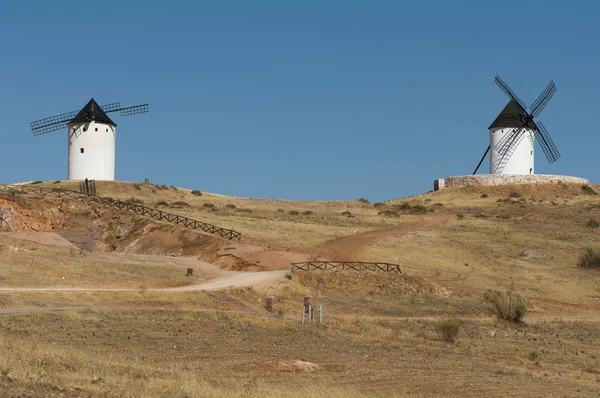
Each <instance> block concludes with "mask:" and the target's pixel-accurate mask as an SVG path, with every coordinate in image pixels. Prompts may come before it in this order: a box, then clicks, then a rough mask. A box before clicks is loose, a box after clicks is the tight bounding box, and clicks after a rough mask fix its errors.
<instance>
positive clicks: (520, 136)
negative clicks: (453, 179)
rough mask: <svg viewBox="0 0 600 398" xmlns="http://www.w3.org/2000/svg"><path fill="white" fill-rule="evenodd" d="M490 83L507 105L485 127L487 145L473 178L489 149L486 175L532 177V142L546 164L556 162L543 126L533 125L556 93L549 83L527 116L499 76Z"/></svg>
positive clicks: (540, 124)
mask: <svg viewBox="0 0 600 398" xmlns="http://www.w3.org/2000/svg"><path fill="white" fill-rule="evenodd" d="M494 81H495V82H496V84H497V85H498V86H499V87H500V88H501V89H502V91H504V93H505V94H506V95H507V96H508V97H509V98H510V101H509V102H508V104H507V105H506V106H505V107H504V109H503V110H502V112H500V114H499V115H498V116H497V117H496V119H495V120H494V121H493V122H492V124H491V125H490V126H489V127H488V129H489V130H490V145H489V146H488V148H487V149H486V151H485V153H484V154H483V157H482V158H481V160H480V161H479V164H478V165H477V167H476V168H475V171H473V174H475V173H476V172H477V170H478V169H479V166H481V163H482V162H483V160H484V159H485V157H486V155H487V153H488V152H489V151H490V149H491V154H490V174H534V144H535V141H536V138H537V142H538V143H539V145H540V147H541V148H542V151H543V152H544V154H545V155H546V159H548V162H549V163H552V162H555V161H556V160H558V158H560V153H559V152H558V150H557V149H556V145H554V142H553V141H552V138H550V135H549V134H548V131H547V130H546V128H545V127H544V124H543V123H542V122H541V121H536V122H534V121H533V118H534V117H537V116H538V115H539V114H540V113H541V112H542V110H543V109H544V108H545V107H546V105H547V104H548V102H550V99H551V98H552V96H553V95H554V93H555V92H556V86H555V84H554V82H553V81H550V83H549V84H548V86H547V87H546V89H545V90H544V91H543V92H542V93H541V94H540V96H539V97H538V98H537V99H536V100H535V101H534V102H533V104H532V105H531V107H530V111H531V113H528V112H527V105H525V103H524V102H523V101H521V99H520V98H519V97H518V96H517V95H516V94H515V93H514V91H512V90H511V88H510V87H509V86H508V85H507V84H506V83H505V82H504V81H503V80H502V79H500V77H499V76H496V78H495V79H494Z"/></svg>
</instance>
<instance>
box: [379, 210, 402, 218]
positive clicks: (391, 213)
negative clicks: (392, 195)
mask: <svg viewBox="0 0 600 398" xmlns="http://www.w3.org/2000/svg"><path fill="white" fill-rule="evenodd" d="M377 215H378V216H386V217H399V216H400V215H399V214H398V212H397V211H394V210H381V211H380V212H379V213H377Z"/></svg>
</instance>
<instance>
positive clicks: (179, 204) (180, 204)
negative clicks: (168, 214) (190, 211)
mask: <svg viewBox="0 0 600 398" xmlns="http://www.w3.org/2000/svg"><path fill="white" fill-rule="evenodd" d="M171 206H172V207H178V208H183V207H192V206H191V205H190V204H189V203H188V202H185V201H183V200H178V201H176V202H173V203H172V204H171Z"/></svg>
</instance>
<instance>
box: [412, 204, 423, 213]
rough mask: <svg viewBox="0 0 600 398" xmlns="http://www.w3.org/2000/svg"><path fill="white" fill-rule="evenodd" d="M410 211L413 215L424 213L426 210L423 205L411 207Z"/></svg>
mask: <svg viewBox="0 0 600 398" xmlns="http://www.w3.org/2000/svg"><path fill="white" fill-rule="evenodd" d="M411 211H412V212H413V213H425V212H426V211H427V208H426V207H425V206H423V205H415V206H413V208H412V210H411Z"/></svg>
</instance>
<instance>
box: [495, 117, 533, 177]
mask: <svg viewBox="0 0 600 398" xmlns="http://www.w3.org/2000/svg"><path fill="white" fill-rule="evenodd" d="M514 130H515V128H514V127H507V128H493V129H490V174H533V173H534V170H533V147H534V133H533V130H530V129H528V128H523V129H522V130H521V131H520V132H519V133H518V135H515V133H514ZM503 138H504V141H507V140H509V141H510V142H508V143H507V144H506V145H505V146H504V150H502V149H501V148H497V147H498V146H499V145H498V144H499V143H501V141H502V139H503ZM511 142H512V143H511ZM507 149H508V150H507Z"/></svg>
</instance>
